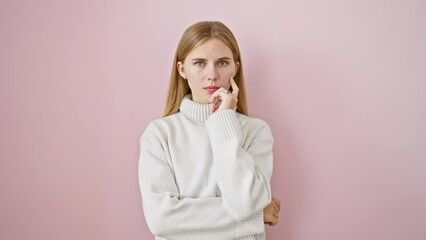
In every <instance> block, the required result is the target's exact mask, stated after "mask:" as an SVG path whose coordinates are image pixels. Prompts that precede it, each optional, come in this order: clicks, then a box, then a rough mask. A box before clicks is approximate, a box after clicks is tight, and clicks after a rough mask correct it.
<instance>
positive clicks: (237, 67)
mask: <svg viewBox="0 0 426 240" xmlns="http://www.w3.org/2000/svg"><path fill="white" fill-rule="evenodd" d="M238 69H240V62H235V72H234V76H233V77H235V75H237V72H238Z"/></svg>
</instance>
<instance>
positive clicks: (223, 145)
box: [206, 110, 274, 221]
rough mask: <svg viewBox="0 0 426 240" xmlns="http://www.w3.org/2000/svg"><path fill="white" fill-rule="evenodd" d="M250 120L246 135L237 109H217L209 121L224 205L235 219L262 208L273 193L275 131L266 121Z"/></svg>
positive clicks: (214, 168)
mask: <svg viewBox="0 0 426 240" xmlns="http://www.w3.org/2000/svg"><path fill="white" fill-rule="evenodd" d="M250 121H251V122H249V124H250V125H249V128H248V133H247V136H243V131H242V129H241V126H240V123H239V122H238V119H237V116H236V112H235V111H234V110H223V111H220V112H217V113H214V114H212V115H211V116H210V117H209V119H208V120H207V121H206V127H207V131H208V133H209V137H210V141H211V145H212V150H213V157H214V161H213V172H214V176H215V179H216V182H217V184H218V186H219V188H220V190H221V192H222V198H223V207H224V209H225V210H226V212H227V213H228V214H229V215H230V216H231V217H232V218H233V219H235V220H236V221H241V220H244V219H247V218H249V217H250V216H251V215H253V213H255V212H257V211H259V210H262V209H263V208H265V207H266V206H267V205H268V204H269V203H270V202H271V197H272V196H271V186H270V181H271V177H272V168H273V156H272V155H273V153H272V149H273V142H274V140H273V137H272V133H271V130H270V128H269V126H268V125H267V124H266V123H265V122H264V121H261V120H259V119H251V120H250Z"/></svg>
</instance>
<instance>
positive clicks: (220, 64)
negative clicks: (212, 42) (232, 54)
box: [217, 61, 229, 67]
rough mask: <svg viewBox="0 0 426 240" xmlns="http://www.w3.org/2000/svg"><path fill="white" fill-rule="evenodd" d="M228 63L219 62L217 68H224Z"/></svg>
mask: <svg viewBox="0 0 426 240" xmlns="http://www.w3.org/2000/svg"><path fill="white" fill-rule="evenodd" d="M228 64H229V63H228V61H220V62H218V63H217V65H218V66H219V67H225V66H226V65H228Z"/></svg>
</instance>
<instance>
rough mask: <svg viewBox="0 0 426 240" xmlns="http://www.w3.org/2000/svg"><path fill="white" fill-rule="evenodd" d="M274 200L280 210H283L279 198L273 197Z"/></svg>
mask: <svg viewBox="0 0 426 240" xmlns="http://www.w3.org/2000/svg"><path fill="white" fill-rule="evenodd" d="M272 200H273V201H274V202H275V203H276V204H277V205H278V208H279V209H280V210H281V202H280V200H279V199H278V198H276V197H272Z"/></svg>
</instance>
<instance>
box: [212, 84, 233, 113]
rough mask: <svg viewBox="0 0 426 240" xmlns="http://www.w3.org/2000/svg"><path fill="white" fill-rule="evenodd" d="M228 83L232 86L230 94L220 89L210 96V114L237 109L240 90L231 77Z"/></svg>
mask: <svg viewBox="0 0 426 240" xmlns="http://www.w3.org/2000/svg"><path fill="white" fill-rule="evenodd" d="M230 82H231V86H232V93H230V92H228V90H226V89H225V88H223V87H221V88H219V89H218V90H216V91H215V92H214V93H213V94H212V95H211V96H210V98H209V102H210V104H211V105H212V107H211V111H212V112H216V111H218V112H219V111H222V110H225V109H235V108H236V107H237V102H238V92H239V91H240V89H239V88H238V86H237V84H236V83H235V81H234V78H233V77H232V76H231V78H230Z"/></svg>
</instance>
